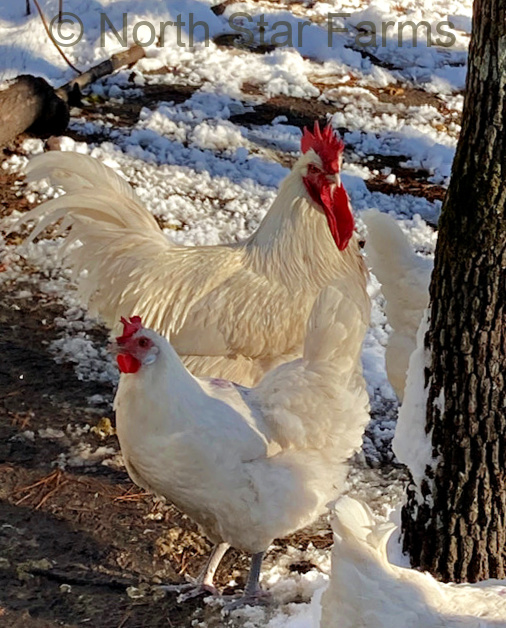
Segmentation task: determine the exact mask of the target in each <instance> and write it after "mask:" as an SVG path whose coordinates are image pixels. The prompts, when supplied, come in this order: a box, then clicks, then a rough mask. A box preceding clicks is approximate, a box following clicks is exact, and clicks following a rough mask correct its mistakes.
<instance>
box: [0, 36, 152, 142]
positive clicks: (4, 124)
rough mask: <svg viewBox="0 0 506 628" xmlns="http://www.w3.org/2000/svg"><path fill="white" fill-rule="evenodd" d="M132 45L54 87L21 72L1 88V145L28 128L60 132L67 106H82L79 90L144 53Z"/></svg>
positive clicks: (39, 134)
mask: <svg viewBox="0 0 506 628" xmlns="http://www.w3.org/2000/svg"><path fill="white" fill-rule="evenodd" d="M145 54H146V53H145V50H144V48H143V47H142V46H137V45H135V46H132V47H131V48H129V49H128V50H124V51H122V52H118V53H116V54H114V55H112V57H111V58H110V59H106V60H105V61H102V62H101V63H99V64H98V65H96V66H94V67H92V68H90V69H89V70H87V71H86V72H83V73H82V74H80V75H79V76H77V77H76V78H75V79H72V80H71V81H69V82H68V83H66V84H65V85H62V86H61V87H59V88H57V89H54V88H53V87H52V86H51V85H50V84H49V83H48V82H47V81H45V80H44V79H43V78H40V77H36V76H30V75H22V76H18V77H17V78H16V79H14V80H13V81H11V82H9V83H7V84H6V85H5V86H3V88H2V87H0V122H1V124H0V148H2V147H3V146H5V145H6V144H7V143H8V142H10V141H11V140H13V139H14V138H15V137H16V136H17V135H19V134H20V133H23V132H24V131H27V132H28V133H32V134H33V135H36V136H37V137H42V138H46V137H50V136H51V135H61V134H62V133H64V131H65V129H66V128H67V125H68V123H69V120H70V113H69V107H71V106H80V105H81V100H80V99H81V90H82V89H83V88H84V87H86V86H87V85H89V84H90V83H93V82H94V81H96V80H97V79H99V78H102V77H104V76H107V75H109V74H112V73H113V72H115V71H116V70H119V69H120V68H122V67H129V66H131V65H133V64H134V63H136V62H137V61H139V59H142V57H144V56H145Z"/></svg>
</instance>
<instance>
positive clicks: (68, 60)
mask: <svg viewBox="0 0 506 628" xmlns="http://www.w3.org/2000/svg"><path fill="white" fill-rule="evenodd" d="M27 1H28V0H27ZM33 3H34V4H35V6H36V7H37V11H38V12H39V15H40V19H41V20H42V24H43V25H44V28H45V30H46V33H47V36H48V37H49V39H50V40H51V41H52V42H53V44H54V45H55V47H56V50H58V52H59V53H60V55H61V56H62V57H63V59H64V61H65V63H66V64H67V65H68V66H69V67H70V68H72V69H73V70H74V72H77V74H82V72H81V70H78V69H77V68H76V66H75V65H74V64H73V63H72V62H71V61H70V59H69V58H68V57H67V55H66V54H65V53H64V52H63V50H62V49H61V48H60V46H59V45H58V42H57V41H56V39H55V38H54V37H53V33H51V31H50V30H49V26H48V25H47V20H46V16H45V15H44V13H43V12H42V9H41V8H40V4H39V3H38V0H33ZM60 22H61V16H60Z"/></svg>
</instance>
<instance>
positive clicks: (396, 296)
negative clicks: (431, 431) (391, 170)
mask: <svg viewBox="0 0 506 628" xmlns="http://www.w3.org/2000/svg"><path fill="white" fill-rule="evenodd" d="M362 218H363V220H364V222H365V224H366V226H367V232H368V235H367V241H366V246H365V250H366V253H367V257H368V259H369V262H370V265H371V267H372V272H373V273H374V274H375V275H376V277H377V278H378V280H379V281H380V283H381V285H382V291H383V294H384V296H385V299H386V305H385V314H386V316H387V319H388V322H389V323H390V325H391V327H392V329H393V333H392V334H391V336H390V338H389V341H388V346H387V354H386V360H387V371H388V377H389V379H390V383H391V384H392V386H393V387H394V389H395V392H396V393H397V395H398V397H399V398H400V399H402V396H403V393H404V386H405V380H406V371H407V367H408V362H409V357H410V355H411V353H412V352H413V350H414V348H415V345H416V332H417V330H418V327H419V325H420V321H421V320H422V316H423V312H424V310H425V308H426V307H427V305H428V300H429V283H430V277H431V273H432V266H433V264H432V260H429V259H426V258H424V257H421V256H419V255H417V254H416V253H415V251H414V250H413V247H412V246H411V244H410V243H409V241H408V239H407V237H406V236H405V235H404V233H403V232H402V230H401V229H400V227H399V225H398V224H397V222H396V221H395V220H394V219H393V218H392V217H391V216H389V215H387V214H382V213H380V212H378V211H368V212H363V213H362Z"/></svg>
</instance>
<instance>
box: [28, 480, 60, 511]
mask: <svg viewBox="0 0 506 628" xmlns="http://www.w3.org/2000/svg"><path fill="white" fill-rule="evenodd" d="M65 484H68V480H63V482H59V481H57V482H56V486H55V487H54V488H53V490H52V491H49V493H46V494H45V495H44V497H43V498H42V499H41V500H40V502H39V503H38V504H37V505H36V506H35V510H39V508H42V506H43V505H44V504H45V503H46V502H47V500H48V499H49V498H50V497H51V495H54V493H56V491H58V490H59V489H60V488H61V487H62V486H64V485H65Z"/></svg>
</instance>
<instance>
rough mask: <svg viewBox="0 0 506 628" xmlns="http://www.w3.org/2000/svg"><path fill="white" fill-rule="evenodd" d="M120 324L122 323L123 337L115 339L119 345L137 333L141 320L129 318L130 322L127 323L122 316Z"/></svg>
mask: <svg viewBox="0 0 506 628" xmlns="http://www.w3.org/2000/svg"><path fill="white" fill-rule="evenodd" d="M121 322H122V323H123V335H122V336H118V337H117V338H116V342H118V343H119V344H121V343H122V342H125V340H128V338H130V337H131V336H133V335H134V334H135V333H136V332H137V331H139V329H142V320H141V317H140V316H131V317H130V321H127V319H126V318H125V317H124V316H122V317H121Z"/></svg>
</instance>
